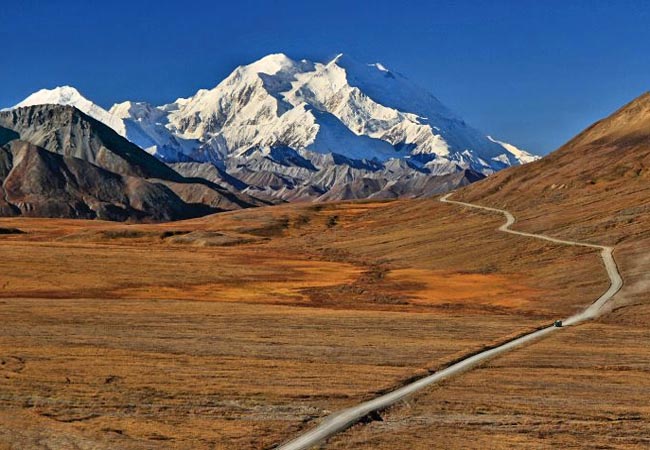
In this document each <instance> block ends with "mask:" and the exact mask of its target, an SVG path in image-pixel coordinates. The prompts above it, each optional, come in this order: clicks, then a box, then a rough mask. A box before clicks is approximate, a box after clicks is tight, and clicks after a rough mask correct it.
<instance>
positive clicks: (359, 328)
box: [0, 200, 606, 449]
mask: <svg viewBox="0 0 650 450" xmlns="http://www.w3.org/2000/svg"><path fill="white" fill-rule="evenodd" d="M333 217H335V218H336V219H335V220H332V218H333ZM500 223H501V218H500V217H498V216H490V215H486V214H483V213H477V212H475V211H470V210H462V209H459V208H454V207H451V206H449V205H443V204H440V203H438V202H436V201H434V200H427V201H401V202H391V203H382V202H379V203H340V204H330V205H317V206H313V205H287V206H282V207H273V208H263V209H257V210H248V211H241V212H237V213H228V214H222V215H218V216H212V217H207V218H202V219H197V220H192V221H185V222H178V223H173V224H162V225H129V226H126V225H121V224H111V223H102V222H84V221H67V220H43V219H3V220H0V227H5V228H18V229H20V230H22V231H23V232H24V233H23V234H8V235H4V236H3V237H2V238H1V239H0V252H2V255H3V258H2V259H1V260H0V273H1V274H2V275H0V321H2V323H3V324H5V326H3V327H2V328H0V359H1V360H2V361H5V363H4V364H1V363H0V367H2V368H0V448H2V445H4V446H13V447H14V448H21V449H22V448H41V447H50V448H115V447H119V448H229V449H232V448H265V447H268V446H271V445H273V444H274V443H278V442H281V441H282V440H284V439H286V438H288V437H290V436H291V435H293V434H295V433H296V432H298V431H299V430H301V429H304V428H305V427H308V426H311V424H312V423H313V421H314V420H317V419H318V418H319V417H321V416H323V415H325V414H327V413H328V412H330V411H332V410H335V409H338V408H343V407H346V406H349V405H351V404H354V403H356V402H358V401H360V400H363V399H367V398H370V397H373V396H375V395H377V393H378V392H380V391H382V390H385V389H389V388H391V387H393V386H395V385H398V384H400V383H402V382H404V381H406V380H407V379H409V378H411V377H413V376H418V375H423V374H425V373H427V371H428V370H435V369H436V368H439V367H440V366H441V365H444V364H445V363H446V362H448V361H452V360H454V359H456V358H457V357H459V356H460V355H462V354H465V353H467V352H471V351H475V350H477V349H479V348H481V347H482V346H483V345H486V344H489V343H493V342H496V341H499V340H500V339H501V338H502V337H503V336H505V335H509V334H514V333H518V332H520V331H522V330H526V329H530V328H532V327H535V326H537V325H539V324H540V323H546V322H548V321H550V320H552V319H554V318H556V317H557V316H558V315H559V314H561V315H566V314H569V313H571V312H573V311H575V310H576V309H579V308H580V307H582V305H584V304H586V303H588V302H589V301H591V299H592V298H593V297H594V296H595V295H596V294H597V293H598V292H600V291H601V290H603V289H604V287H605V285H606V282H605V276H604V272H603V270H602V268H601V267H600V265H599V262H598V258H597V256H596V255H595V254H594V253H592V252H589V251H585V250H584V249H578V248H575V249H572V248H564V247H560V246H553V245H550V244H546V243H543V242H534V241H530V240H527V239H524V238H521V239H520V238H517V237H512V236H506V235H503V234H501V233H496V232H494V228H496V227H497V226H498V225H499V224H500Z"/></svg>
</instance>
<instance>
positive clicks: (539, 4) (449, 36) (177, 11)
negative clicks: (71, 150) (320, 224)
mask: <svg viewBox="0 0 650 450" xmlns="http://www.w3.org/2000/svg"><path fill="white" fill-rule="evenodd" d="M0 42H1V43H2V44H1V45H0V51H1V52H2V53H1V54H2V59H1V61H2V65H1V67H0V107H5V106H10V105H13V104H15V103H17V102H18V101H20V100H22V99H23V98H24V97H26V96H27V95H28V94H30V93H31V92H33V91H35V90H38V89H40V88H44V87H48V88H51V87H54V86H57V85H62V84H69V85H73V86H75V87H77V88H78V89H79V90H80V91H81V92H82V93H83V94H84V95H85V96H86V97H88V98H90V99H91V100H93V101H94V102H96V103H98V104H100V105H102V106H105V107H108V106H110V105H111V104H113V103H114V102H117V101H123V100H146V101H149V102H152V103H154V104H162V103H167V102H169V101H171V100H174V99H176V98H177V97H182V96H188V95H191V94H193V93H194V92H195V91H196V90H197V89H199V88H210V87H213V86H215V85H216V84H217V83H218V82H219V81H221V80H222V79H223V78H224V77H225V76H227V74H228V73H230V72H231V71H232V69H233V68H234V67H236V66H237V65H240V64H245V63H248V62H252V61H253V60H255V59H258V58H260V57H262V56H264V55H266V54H268V53H277V52H283V53H286V54H288V55H289V56H290V57H292V58H294V59H302V58H308V59H315V60H327V59H329V58H331V57H332V56H334V55H335V54H337V53H339V52H343V53H346V54H349V55H350V56H352V57H353V58H355V59H357V60H359V61H362V62H377V61H379V62H382V63H383V64H384V65H385V66H387V67H388V68H390V69H392V70H395V71H398V72H400V73H402V74H403V75H405V76H407V77H408V78H410V79H411V80H413V81H415V82H416V83H418V84H420V85H422V86H424V87H426V88H427V89H428V90H430V91H431V92H432V93H433V94H434V95H436V96H437V97H438V98H439V99H440V100H442V102H443V103H445V104H446V105H447V106H449V107H451V108H452V109H454V110H455V111H456V112H457V113H459V114H460V115H461V116H462V117H464V118H465V119H466V121H467V122H469V123H471V124H472V125H474V126H475V127H477V128H480V129H482V130H483V131H485V132H486V133H488V134H491V135H493V136H495V137H498V138H500V139H502V140H506V141H509V142H512V143H514V144H516V145H518V146H520V147H522V148H526V149H529V150H532V151H534V152H537V153H542V154H544V153H547V152H549V151H551V150H553V149H555V148H556V147H558V146H559V145H561V144H562V143H563V142H565V141H566V140H567V139H569V138H570V137H572V136H573V135H575V134H576V133H577V132H578V131H580V130H581V129H583V128H585V127H586V126H587V125H589V124H590V123H592V122H593V121H595V120H597V119H599V118H601V117H603V116H604V115H607V114H608V113H610V112H612V111H613V110H615V109H617V108H618V107H620V106H622V105H623V104H624V103H626V102H627V101H629V100H631V99H633V98H634V97H636V96H638V95H640V94H641V93H643V92H644V91H647V90H649V89H650V2H648V1H645V0H644V1H633V0H627V1H626V0H619V1H604V0H602V1H601V0H589V1H570V0H565V1H553V0H539V1H526V0H517V1H515V0H511V1H503V0H490V1H487V0H485V1H462V0H455V1H422V2H420V1H399V0H392V1H385V0H373V1H364V2H360V1H357V2H355V1H352V0H348V1H338V0H321V1H317V0H316V1H315V0H293V1H280V0H265V1H262V0H235V1H232V0H229V1H218V0H213V1H206V0H185V1H180V0H175V1H171V0H170V1H167V0H158V1H138V0H130V1H123V0H111V1H93V0H83V1H82V0H49V1H44V0H38V1H36V0H21V1H13V2H9V1H8V2H3V5H2V7H0Z"/></svg>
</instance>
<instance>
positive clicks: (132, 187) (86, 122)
mask: <svg viewBox="0 0 650 450" xmlns="http://www.w3.org/2000/svg"><path fill="white" fill-rule="evenodd" d="M0 158H1V167H0V169H1V170H0V182H2V186H1V189H2V192H3V194H4V195H3V199H2V201H1V203H0V212H1V213H2V214H3V215H28V216H37V217H39V216H40V217H43V216H44V217H68V218H101V219H106V220H120V221H124V220H135V221H141V220H144V221H150V220H153V221H162V220H178V219H183V218H188V217H196V216H201V215H205V214H210V213H214V212H219V211H224V210H232V209H240V208H245V207H248V206H252V205H255V204H262V203H261V202H259V201H257V200H256V199H253V198H251V197H250V196H247V195H245V194H239V193H237V192H236V191H235V190H234V189H233V190H232V191H231V190H228V189H227V188H225V187H221V186H220V185H218V184H216V183H214V182H211V181H208V180H205V179H192V178H186V177H183V176H182V175H180V174H178V173H177V172H176V171H174V170H173V169H171V168H170V167H168V166H167V165H166V164H164V163H162V162H160V161H159V160H158V159H156V158H154V157H153V156H151V155H149V154H147V153H146V152H144V151H143V150H142V149H140V148H139V147H137V146H136V145H134V144H133V143H131V142H129V141H128V140H126V139H124V138H123V137H121V136H119V135H118V134H117V133H116V132H115V131H113V130H112V129H111V128H109V127H108V126H106V125H104V124H103V123H101V122H99V121H97V120H95V119H93V118H91V117H89V116H87V115H85V114H84V113H82V112H81V111H79V110H77V109H76V108H74V107H70V106H59V105H38V106H31V107H25V108H18V109H14V110H11V111H4V112H0Z"/></svg>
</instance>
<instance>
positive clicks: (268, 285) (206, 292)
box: [114, 259, 362, 304]
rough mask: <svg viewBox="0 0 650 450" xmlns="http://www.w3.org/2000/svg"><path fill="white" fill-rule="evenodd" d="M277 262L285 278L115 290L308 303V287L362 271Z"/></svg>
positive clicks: (343, 280) (344, 280) (132, 294)
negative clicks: (282, 269)
mask: <svg viewBox="0 0 650 450" xmlns="http://www.w3.org/2000/svg"><path fill="white" fill-rule="evenodd" d="M275 263H276V264H278V266H280V267H282V268H284V269H285V272H284V274H283V276H282V279H279V280H273V281H268V280H260V281H256V280H247V281H242V280H238V279H234V280H224V281H222V282H220V283H207V284H196V285H185V286H137V287H131V288H124V289H118V290H116V291H114V294H115V295H117V296H119V297H120V298H158V299H170V300H176V299H191V300H199V301H220V302H243V303H246V302H254V303H273V304H282V303H295V304H306V303H308V302H309V295H307V294H306V293H305V289H310V288H324V287H329V286H336V285H341V284H348V283H352V282H353V281H354V280H356V279H357V277H358V276H359V275H360V274H361V272H362V269H361V268H359V267H357V266H353V265H351V264H344V263H338V262H326V261H306V260H288V259H280V260H278V261H276V262H275Z"/></svg>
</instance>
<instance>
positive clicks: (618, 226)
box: [458, 93, 650, 244]
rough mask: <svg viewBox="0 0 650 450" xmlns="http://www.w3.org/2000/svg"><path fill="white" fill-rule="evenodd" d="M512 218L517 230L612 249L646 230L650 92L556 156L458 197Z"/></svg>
mask: <svg viewBox="0 0 650 450" xmlns="http://www.w3.org/2000/svg"><path fill="white" fill-rule="evenodd" d="M458 198H462V199H464V200H466V201H471V202H479V203H483V204H490V205H494V206H497V207H503V208H506V209H509V210H511V211H513V212H514V213H516V215H517V217H518V223H519V224H520V226H521V227H522V228H526V229H527V230H531V231H539V232H553V233H557V234H561V235H562V236H566V237H575V238H580V239H596V240H598V242H600V243H605V244H616V243H617V242H618V241H619V240H621V239H629V238H632V237H633V236H639V235H645V234H647V232H648V230H650V219H649V217H650V215H649V214H648V213H650V203H649V202H648V199H649V198H650V93H646V94H644V95H642V96H640V97H639V98H637V99H635V100H633V101H632V102H630V103H629V104H627V105H625V106H624V107H622V108H621V109H619V110H618V111H616V112H614V113H613V114H612V115H610V116H609V117H607V118H605V119H603V120H600V121H598V122H596V123H595V124H593V125H592V126H590V127H589V128H587V129H586V130H584V131H583V132H582V133H580V134H578V135H577V136H576V137H575V138H573V139H572V140H570V141H569V142H567V143H566V144H565V145H563V146H562V147H560V148H559V149H558V150H556V151H555V152H553V153H551V154H549V155H548V156H546V157H544V158H542V159H541V160H539V161H536V162H533V163H530V164H527V165H525V166H522V167H515V168H511V169H508V170H504V171H502V172H500V173H498V174H495V175H494V176H491V177H489V178H487V179H486V180H483V181H481V182H479V183H476V184H475V185H472V186H469V187H467V188H465V189H463V190H461V191H460V192H459V193H458Z"/></svg>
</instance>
